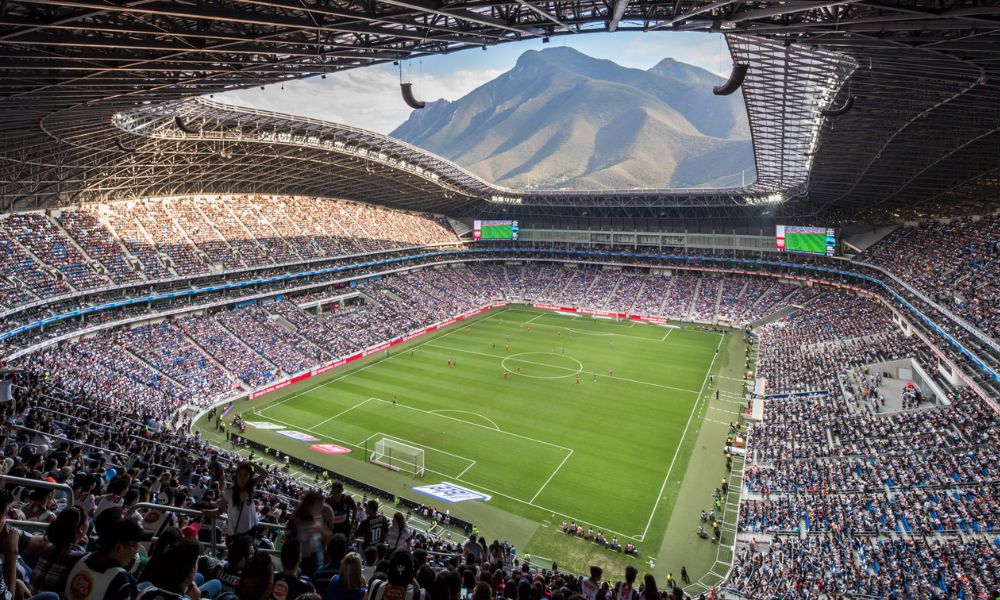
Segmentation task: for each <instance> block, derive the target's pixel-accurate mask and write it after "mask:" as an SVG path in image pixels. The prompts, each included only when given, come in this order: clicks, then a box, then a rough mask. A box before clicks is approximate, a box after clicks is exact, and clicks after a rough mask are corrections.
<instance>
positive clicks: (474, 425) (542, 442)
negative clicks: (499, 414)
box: [369, 398, 573, 452]
mask: <svg viewBox="0 0 1000 600" xmlns="http://www.w3.org/2000/svg"><path fill="white" fill-rule="evenodd" d="M369 400H377V401H378V402H383V403H385V404H389V401H388V400H383V399H381V398H369ZM399 408H405V409H407V410H412V411H416V412H422V413H425V414H428V415H434V416H435V417H440V418H442V419H448V420H449V421H456V422H458V423H464V424H466V425H471V426H473V427H480V428H482V429H485V430H487V431H496V432H497V433H502V434H504V435H509V436H513V437H516V438H520V439H522V440H527V441H529V442H535V443H536V444H542V445H543V446H552V447H553V448H558V449H559V450H568V451H570V452H572V451H573V449H572V448H567V447H566V446H560V445H559V444H553V443H551V442H546V441H544V440H539V439H536V438H533V437H528V436H526V435H521V434H520V433H514V432H513V431H506V430H504V429H499V428H498V429H493V428H492V427H487V426H486V425H483V424H482V423H473V422H472V421H466V420H465V419H456V418H455V417H449V416H448V415H440V414H438V413H436V412H434V411H432V410H424V409H422V408H416V407H414V406H407V405H405V404H402V403H400V404H399ZM472 414H476V413H472ZM479 416H482V415H479ZM483 418H484V419H485V418H486V417H483ZM404 441H405V440H404Z"/></svg>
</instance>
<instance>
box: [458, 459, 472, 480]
mask: <svg viewBox="0 0 1000 600" xmlns="http://www.w3.org/2000/svg"><path fill="white" fill-rule="evenodd" d="M474 466H476V461H472V464H471V465H469V466H467V467H465V468H464V469H462V472H461V473H459V474H458V477H456V478H455V479H461V478H462V476H463V475H465V474H466V473H468V472H469V469H471V468H472V467H474Z"/></svg>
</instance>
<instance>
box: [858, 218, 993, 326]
mask: <svg viewBox="0 0 1000 600" xmlns="http://www.w3.org/2000/svg"><path fill="white" fill-rule="evenodd" d="M855 260H858V261H862V262H866V263H870V264H874V265H877V266H879V267H882V268H883V269H885V270H886V271H889V272H890V273H893V274H894V275H896V276H897V277H899V278H900V279H902V280H903V281H905V282H907V283H908V284H910V285H911V286H913V287H914V288H916V289H917V290H919V291H921V292H923V293H924V294H926V295H927V296H929V297H930V298H932V299H933V300H935V301H936V302H938V303H940V304H942V305H944V306H946V307H948V308H949V309H950V310H952V311H954V312H955V313H957V314H958V315H959V316H961V317H963V318H965V319H966V320H967V321H969V322H970V323H972V324H973V325H974V326H976V327H978V328H979V329H980V330H981V331H983V332H984V333H986V334H987V335H989V336H991V337H992V338H993V339H1000V215H985V216H983V217H979V218H976V219H974V218H971V217H966V218H958V219H951V220H950V221H949V222H947V223H946V222H943V221H931V222H926V223H920V224H919V225H916V226H903V227H900V228H899V229H896V230H895V231H893V232H892V233H890V234H889V235H888V236H886V237H885V238H884V239H882V240H880V241H879V242H878V243H876V244H875V245H874V246H872V247H871V248H868V249H867V250H865V251H864V252H862V253H861V254H859V255H858V256H857V257H856V258H855Z"/></svg>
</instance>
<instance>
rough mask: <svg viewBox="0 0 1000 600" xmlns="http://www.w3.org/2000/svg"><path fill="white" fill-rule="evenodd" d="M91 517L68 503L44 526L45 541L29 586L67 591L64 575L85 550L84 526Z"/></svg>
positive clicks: (61, 591) (88, 523)
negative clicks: (68, 505) (67, 506)
mask: <svg viewBox="0 0 1000 600" xmlns="http://www.w3.org/2000/svg"><path fill="white" fill-rule="evenodd" d="M89 526H90V521H89V519H87V515H86V514H84V511H83V509H82V508H80V507H79V506H70V507H69V508H66V509H64V510H63V511H62V512H60V513H59V514H58V515H56V520H55V521H53V522H52V523H51V524H49V526H48V528H47V529H46V530H45V539H46V540H47V541H48V544H46V546H45V548H44V549H43V550H42V553H41V555H39V557H38V562H37V563H36V564H35V570H34V571H33V572H32V573H31V586H32V587H33V588H34V589H35V591H37V592H55V593H57V594H62V593H63V592H64V591H66V576H67V575H69V572H70V570H71V569H72V568H73V565H75V564H76V562H77V561H78V560H80V557H82V556H83V555H84V554H86V553H87V551H86V549H85V548H84V544H86V542H87V529H88V528H89Z"/></svg>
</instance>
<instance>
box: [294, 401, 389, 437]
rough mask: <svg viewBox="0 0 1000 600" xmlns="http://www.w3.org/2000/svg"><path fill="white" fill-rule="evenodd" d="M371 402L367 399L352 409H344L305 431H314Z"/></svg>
mask: <svg viewBox="0 0 1000 600" xmlns="http://www.w3.org/2000/svg"><path fill="white" fill-rule="evenodd" d="M372 400H374V398H369V399H367V400H362V401H361V402H358V403H357V404H355V405H354V406H352V407H350V408H345V409H344V410H342V411H340V412H339V413H337V414H335V415H333V416H332V417H330V418H329V419H323V420H322V421H320V422H319V423H316V424H315V425H313V426H312V427H310V428H309V429H306V431H314V430H315V429H316V428H317V427H319V426H321V425H323V424H325V423H329V422H330V421H332V420H334V419H336V418H337V417H339V416H341V415H344V414H347V413H349V412H351V411H352V410H354V409H355V408H361V407H362V406H364V405H365V404H368V403H369V402H371V401H372Z"/></svg>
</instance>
